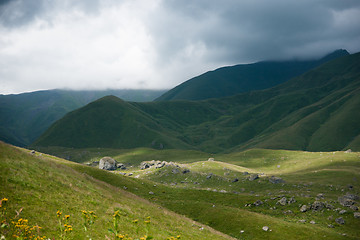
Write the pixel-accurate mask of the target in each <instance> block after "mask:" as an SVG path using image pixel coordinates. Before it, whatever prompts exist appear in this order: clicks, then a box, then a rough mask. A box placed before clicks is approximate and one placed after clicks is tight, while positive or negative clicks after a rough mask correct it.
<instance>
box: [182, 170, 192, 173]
mask: <svg viewBox="0 0 360 240" xmlns="http://www.w3.org/2000/svg"><path fill="white" fill-rule="evenodd" d="M189 172H190V170H189V169H184V170H183V171H182V173H183V174H185V173H189Z"/></svg>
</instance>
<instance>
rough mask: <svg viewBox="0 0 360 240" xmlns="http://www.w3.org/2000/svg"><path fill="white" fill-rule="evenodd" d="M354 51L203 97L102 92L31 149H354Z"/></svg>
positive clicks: (359, 61)
mask: <svg viewBox="0 0 360 240" xmlns="http://www.w3.org/2000/svg"><path fill="white" fill-rule="evenodd" d="M359 91H360V53H357V54H352V55H348V56H344V57H340V58H337V59H335V60H332V61H330V62H327V63H325V64H323V65H322V66H320V67H318V68H315V69H313V70H310V71H309V72H306V73H304V74H302V75H300V76H298V77H295V78H293V79H291V80H289V81H287V82H285V83H283V84H280V85H278V86H276V87H273V88H270V89H265V90H258V91H252V92H247V93H242V94H238V95H235V96H231V97H225V98H219V99H208V100H203V101H159V102H146V103H134V102H124V101H122V100H119V99H118V98H116V97H113V96H112V97H104V98H102V99H100V100H98V101H96V102H94V103H90V104H88V105H87V106H85V107H84V108H81V109H78V110H75V111H73V112H71V113H69V114H67V115H66V116H65V117H64V118H62V119H61V120H59V121H57V122H56V123H55V124H54V125H52V126H51V128H49V129H48V130H47V131H46V132H45V133H44V134H43V135H42V136H41V137H40V138H39V139H37V140H36V141H35V142H34V144H33V145H32V146H33V147H39V146H44V147H47V146H63V147H74V148H84V147H111V148H136V147H156V148H181V149H196V150H202V151H205V152H224V151H228V152H231V151H238V150H243V149H249V148H272V149H293V150H311V151H333V150H345V149H348V148H351V149H353V150H360V122H359V121H358V119H360V113H359V111H358V109H360V94H359Z"/></svg>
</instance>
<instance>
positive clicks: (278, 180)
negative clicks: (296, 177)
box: [269, 176, 285, 184]
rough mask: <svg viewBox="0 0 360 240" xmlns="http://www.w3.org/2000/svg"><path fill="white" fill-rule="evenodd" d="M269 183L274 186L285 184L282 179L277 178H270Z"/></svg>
mask: <svg viewBox="0 0 360 240" xmlns="http://www.w3.org/2000/svg"><path fill="white" fill-rule="evenodd" d="M269 182H271V183H273V184H278V183H285V181H284V180H283V179H282V178H279V177H275V176H272V177H270V178H269Z"/></svg>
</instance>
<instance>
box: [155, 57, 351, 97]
mask: <svg viewBox="0 0 360 240" xmlns="http://www.w3.org/2000/svg"><path fill="white" fill-rule="evenodd" d="M348 54H349V53H348V52H347V51H346V50H337V51H335V52H333V53H331V54H329V55H327V56H325V57H323V58H321V59H319V60H309V61H265V62H257V63H252V64H240V65H235V66H229V67H223V68H219V69H216V70H214V71H209V72H206V73H204V74H202V75H200V76H197V77H194V78H192V79H190V80H187V81H186V82H184V83H182V84H180V85H178V86H177V87H175V88H173V89H171V90H169V91H167V92H166V93H164V94H163V95H161V96H160V97H158V98H157V99H156V101H164V100H178V99H182V100H202V99H208V98H219V97H225V96H232V95H236V94H239V93H243V92H249V91H253V90H260V89H266V88H270V87H273V86H276V85H278V84H281V83H283V82H286V81H287V80H289V79H291V78H293V77H295V76H299V75H301V74H302V73H305V72H307V71H309V70H310V69H312V68H315V67H317V66H320V65H321V64H324V63H325V62H328V61H330V60H333V59H336V58H338V57H342V56H346V55H348Z"/></svg>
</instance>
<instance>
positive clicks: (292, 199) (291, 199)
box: [288, 197, 296, 204]
mask: <svg viewBox="0 0 360 240" xmlns="http://www.w3.org/2000/svg"><path fill="white" fill-rule="evenodd" d="M292 203H296V199H295V198H294V197H291V198H290V199H289V200H288V204H292Z"/></svg>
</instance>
